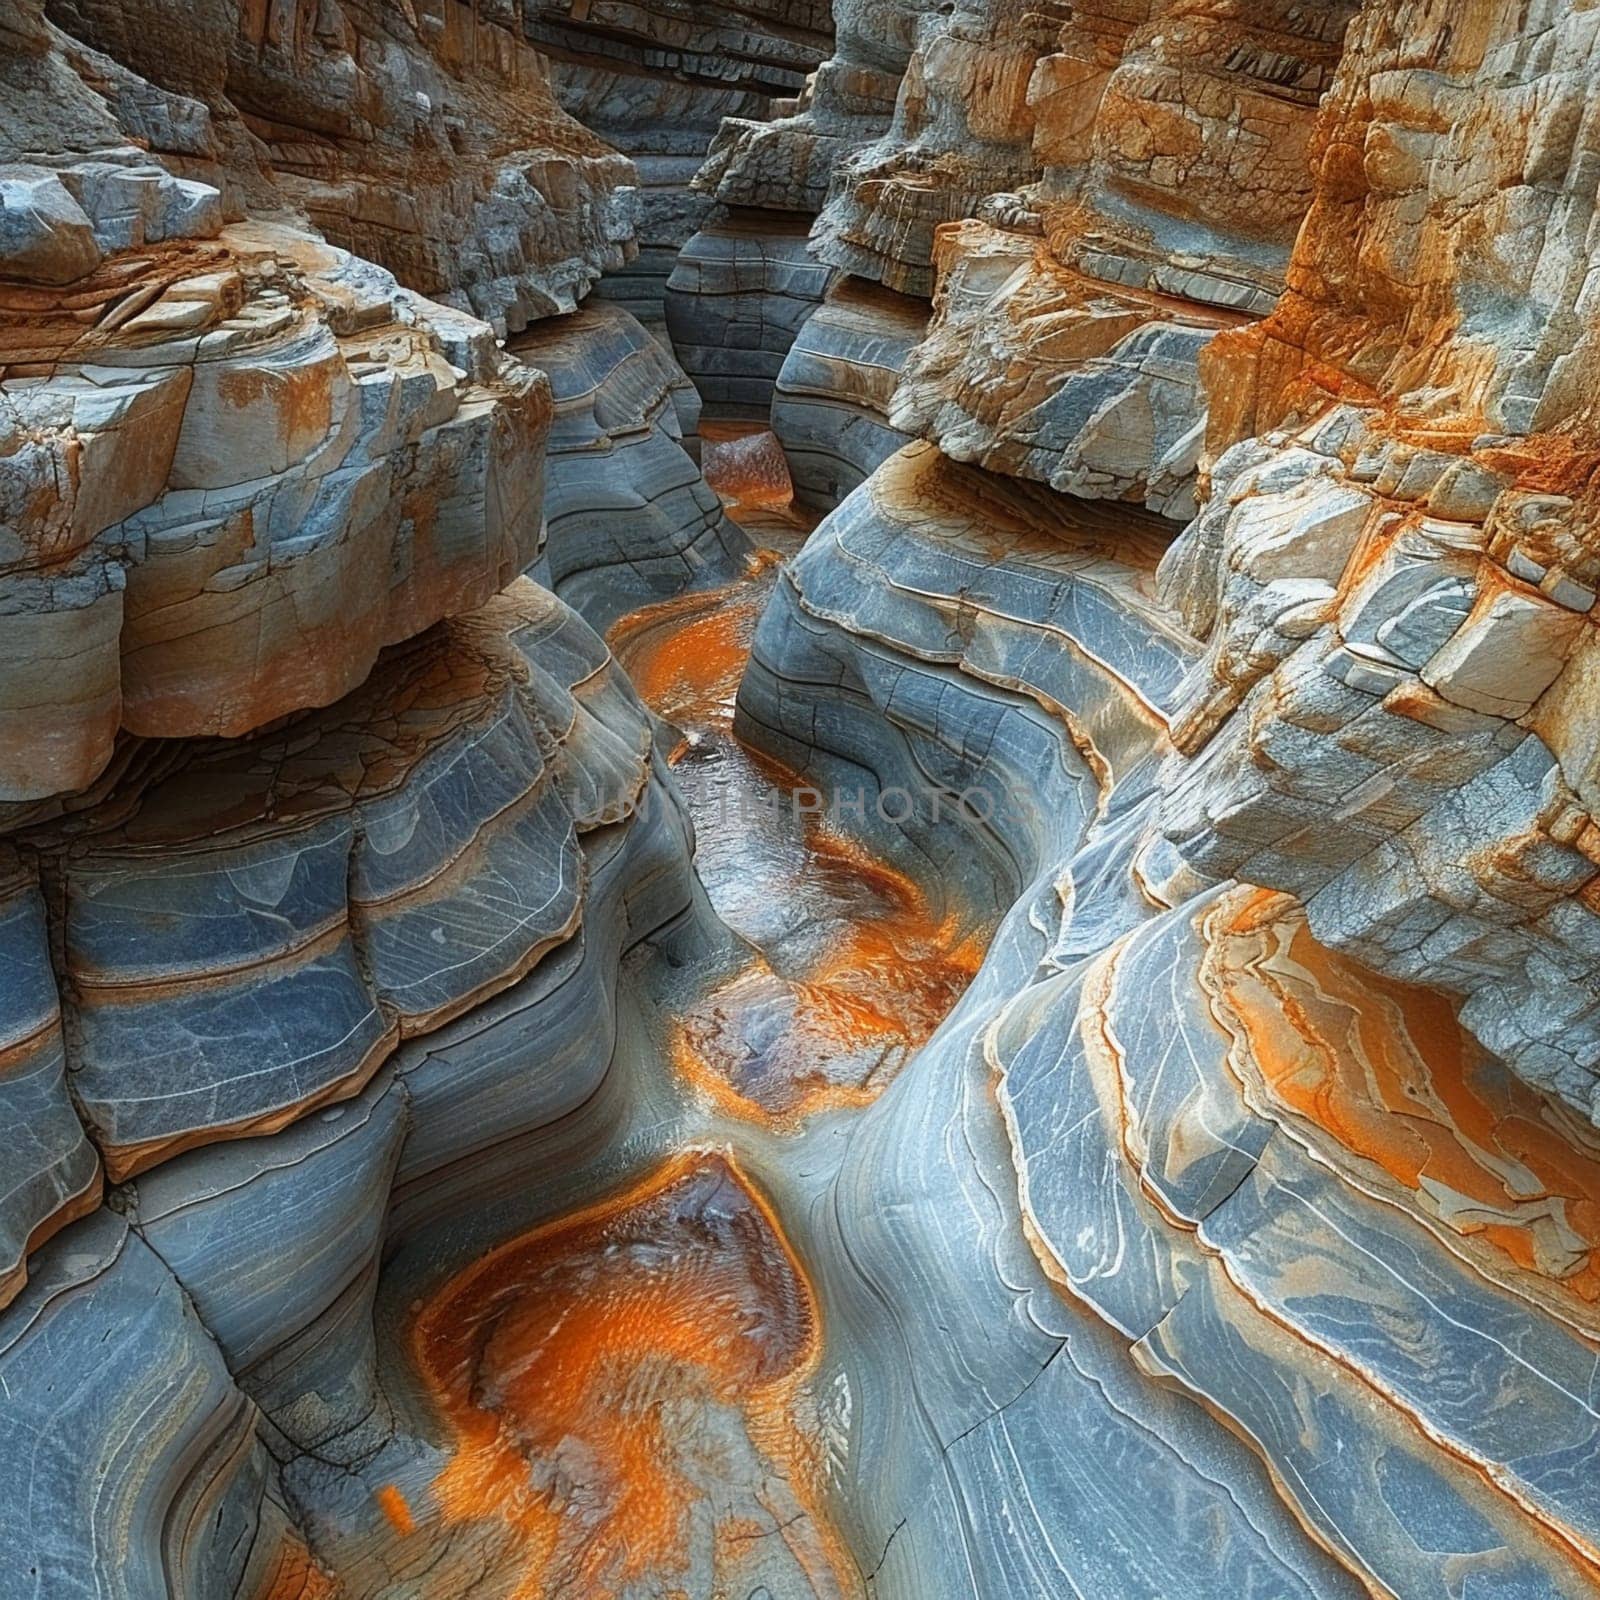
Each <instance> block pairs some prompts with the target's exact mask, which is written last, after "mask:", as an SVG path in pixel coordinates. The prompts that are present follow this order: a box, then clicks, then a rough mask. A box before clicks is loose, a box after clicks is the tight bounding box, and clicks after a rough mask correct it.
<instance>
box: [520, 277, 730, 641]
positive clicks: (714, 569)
mask: <svg viewBox="0 0 1600 1600" xmlns="http://www.w3.org/2000/svg"><path fill="white" fill-rule="evenodd" d="M508 348H509V349H510V350H511V351H512V353H513V354H515V355H516V356H517V357H518V358H519V359H521V360H524V361H526V362H528V363H529V364H530V365H531V366H533V367H535V368H536V369H538V370H540V371H542V372H544V373H545V374H546V375H547V376H548V378H549V380H550V387H551V391H552V394H553V395H554V398H555V417H554V420H553V422H552V425H551V430H550V438H549V443H548V446H547V450H548V456H547V461H546V467H545V544H544V550H543V553H542V555H541V557H540V561H539V564H538V566H537V567H536V568H535V569H534V570H535V574H536V576H538V577H539V578H540V579H541V581H543V582H546V583H547V584H548V585H549V586H550V588H552V589H553V590H554V591H555V592H556V593H557V594H558V595H560V596H561V598H562V599H563V600H565V601H566V602H567V603H568V604H569V605H571V606H573V607H574V608H575V609H577V610H578V611H579V612H580V613H581V614H582V615H583V616H584V617H585V618H586V619H587V620H588V621H589V623H590V624H591V625H592V626H593V627H595V628H599V629H604V628H606V627H608V626H609V625H610V624H611V623H612V622H613V621H615V619H616V618H617V617H618V616H620V615H621V614H622V613H623V612H625V611H631V610H633V609H634V607H636V606H638V605H640V604H643V603H645V602H647V601H649V600H654V599H662V598H665V597H667V596H670V595H674V594H677V593H679V592H681V591H682V590H684V589H688V588H695V587H703V586H707V585H710V584H716V583H725V582H727V581H728V580H729V579H730V578H732V577H733V576H734V575H735V574H736V573H738V572H739V571H741V570H742V569H743V566H744V562H745V559H746V557H747V555H748V553H749V549H750V544H749V540H748V539H747V538H746V537H745V535H744V534H743V533H742V532H741V531H740V529H739V528H738V527H737V526H735V524H734V523H732V522H731V521H730V520H729V519H728V517H727V516H726V515H725V514H724V512H723V510H722V504H721V502H720V501H719V500H718V498H717V496H716V494H715V493H714V492H713V491H712V490H711V489H710V488H709V487H708V486H707V484H706V481H705V479H704V478H703V477H702V476H701V473H700V467H699V465H698V464H697V462H696V461H695V459H694V458H693V457H692V456H691V455H690V454H689V452H688V450H687V449H686V448H685V443H686V441H687V440H697V435H696V429H697V427H698V424H699V413H700V402H699V397H698V396H697V394H696V393H695V389H694V386H693V384H691V383H690V382H689V380H688V378H687V377H685V375H684V373H683V371H682V370H681V369H680V368H679V367H678V365H677V364H676V363H675V362H674V361H673V359H672V357H671V355H670V354H669V353H668V352H667V351H666V350H664V349H663V348H662V347H661V345H660V344H659V343H658V342H657V341H656V340H655V339H654V338H652V337H651V335H650V334H649V333H648V332H647V331H646V329H645V328H644V327H643V326H642V325H641V324H640V323H639V322H638V321H637V320H636V319H635V318H634V317H632V316H631V315H629V313H628V312H627V311H625V310H623V308H622V307H621V306H615V305H606V304H596V305H593V306H589V307H586V308H585V309H584V310H582V311H579V312H575V313H574V314H573V315H572V316H571V317H564V318H560V319H552V320H550V321H547V322H544V323H541V324H540V325H539V326H538V327H537V328H535V329H532V330H530V331H529V332H528V333H527V334H524V335H522V336H521V337H520V338H518V339H516V340H513V341H512V343H511V344H510V346H509V347H508Z"/></svg>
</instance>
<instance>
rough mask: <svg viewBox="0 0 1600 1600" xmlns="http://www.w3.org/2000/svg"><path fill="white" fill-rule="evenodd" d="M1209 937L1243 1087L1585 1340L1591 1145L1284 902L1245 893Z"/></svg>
mask: <svg viewBox="0 0 1600 1600" xmlns="http://www.w3.org/2000/svg"><path fill="white" fill-rule="evenodd" d="M1207 936H1208V940H1209V943H1210V953H1209V955H1208V958H1207V964H1206V982H1207V987H1208V989H1209V990H1210V992H1211V994H1212V997H1213V1001H1214V1003H1215V1004H1216V1006H1217V1009H1218V1014H1219V1017H1220V1019H1221V1020H1222V1021H1223V1023H1224V1026H1225V1027H1227V1028H1228V1030H1229V1032H1230V1033H1232V1034H1233V1036H1234V1039H1235V1044H1236V1049H1235V1050H1234V1052H1233V1060H1234V1062H1235V1066H1236V1069H1238V1070H1240V1071H1241V1075H1242V1076H1243V1077H1244V1078H1245V1080H1246V1086H1247V1090H1248V1088H1249V1085H1250V1081H1251V1080H1252V1079H1255V1080H1256V1081H1257V1082H1258V1083H1259V1086H1260V1088H1261V1090H1263V1091H1264V1093H1265V1095H1266V1097H1267V1101H1268V1103H1269V1108H1276V1109H1277V1110H1278V1111H1279V1112H1280V1113H1287V1114H1288V1117H1289V1121H1290V1125H1291V1126H1295V1127H1298V1128H1299V1129H1300V1130H1301V1132H1302V1133H1303V1134H1309V1135H1310V1136H1311V1138H1312V1139H1314V1140H1315V1142H1316V1143H1317V1144H1318V1146H1319V1148H1321V1149H1322V1150H1323V1151H1324V1153H1328V1154H1332V1155H1333V1156H1334V1157H1335V1158H1336V1159H1338V1158H1341V1157H1342V1159H1343V1164H1345V1165H1346V1166H1348V1167H1353V1168H1354V1173H1355V1175H1356V1176H1357V1177H1365V1178H1366V1179H1367V1181H1368V1182H1372V1181H1373V1180H1374V1178H1376V1179H1377V1180H1378V1181H1377V1185H1376V1186H1377V1187H1379V1188H1380V1189H1381V1188H1382V1187H1383V1184H1384V1181H1385V1180H1387V1183H1388V1184H1390V1185H1393V1186H1397V1187H1398V1188H1399V1189H1401V1190H1403V1191H1404V1194H1405V1198H1406V1200H1407V1203H1408V1206H1409V1208H1411V1209H1415V1210H1417V1211H1419V1212H1420V1213H1421V1214H1422V1215H1424V1216H1427V1217H1428V1218H1430V1220H1432V1221H1433V1222H1434V1223H1435V1225H1436V1226H1439V1227H1441V1228H1442V1229H1444V1230H1447V1231H1448V1233H1449V1234H1450V1235H1452V1236H1454V1237H1455V1238H1456V1239H1457V1240H1459V1241H1460V1243H1461V1245H1462V1247H1463V1248H1464V1249H1465V1250H1466V1251H1467V1253H1468V1254H1469V1255H1472V1256H1474V1257H1475V1258H1476V1259H1478V1261H1479V1264H1480V1265H1481V1266H1483V1267H1484V1268H1485V1270H1487V1271H1489V1272H1491V1273H1493V1274H1494V1275H1496V1276H1498V1277H1500V1278H1502V1279H1503V1280H1506V1281H1511V1282H1515V1283H1516V1285H1517V1286H1518V1287H1520V1288H1521V1289H1522V1290H1523V1291H1524V1292H1531V1293H1535V1294H1538V1295H1540V1296H1541V1297H1543V1298H1547V1299H1552V1300H1553V1301H1555V1302H1561V1303H1564V1305H1565V1309H1566V1311H1567V1314H1568V1315H1570V1316H1572V1317H1573V1319H1574V1320H1575V1321H1578V1322H1579V1323H1580V1324H1582V1325H1584V1326H1587V1327H1590V1328H1594V1327H1595V1326H1596V1318H1595V1316H1594V1313H1593V1308H1594V1307H1595V1305H1596V1303H1597V1302H1600V1260H1597V1255H1596V1250H1597V1246H1600V1134H1597V1133H1596V1131H1595V1130H1594V1129H1593V1128H1591V1127H1588V1126H1586V1125H1584V1124H1582V1123H1580V1122H1579V1120H1578V1118H1576V1117H1575V1116H1572V1115H1571V1114H1570V1113H1568V1112H1567V1111H1565V1110H1564V1109H1563V1108H1561V1107H1559V1106H1556V1105H1554V1104H1552V1103H1550V1102H1548V1101H1546V1100H1545V1099H1543V1098H1542V1097H1541V1096H1540V1095H1538V1094H1536V1093H1535V1092H1534V1090H1532V1089H1531V1088H1529V1087H1528V1086H1527V1085H1525V1084H1523V1083H1522V1082H1520V1081H1519V1080H1518V1079H1516V1078H1514V1077H1512V1076H1511V1074H1510V1073H1508V1072H1506V1071H1505V1070H1504V1069H1503V1068H1502V1067H1501V1066H1499V1065H1498V1064H1497V1063H1496V1062H1495V1061H1493V1060H1492V1059H1491V1058H1490V1057H1489V1056H1488V1055H1487V1053H1486V1052H1485V1051H1483V1050H1482V1048H1481V1047H1480V1046H1478V1045H1477V1043H1476V1042H1475V1041H1474V1040H1473V1039H1472V1038H1471V1037H1470V1035H1468V1034H1467V1033H1466V1032H1465V1030H1463V1029H1462V1027H1461V1026H1460V1024H1459V1023H1458V1022H1457V1020H1456V1017H1455V1014H1454V1011H1453V1010H1452V1008H1451V1005H1450V1002H1449V1001H1448V1000H1447V999H1446V998H1445V997H1443V996H1442V995H1438V994H1435V993H1432V992H1430V991H1428V990H1424V989H1418V988H1413V987H1410V986H1409V985H1406V984H1401V983H1396V982H1393V981H1391V980H1389V979H1386V978H1383V977H1380V976H1379V975H1378V974H1376V973H1373V972H1370V971H1368V970H1367V969H1366V968H1364V967H1362V966H1360V965H1358V964H1357V963H1356V962H1354V961H1352V960H1349V959H1348V958H1346V957H1343V956H1340V955H1338V954H1337V953H1335V952H1333V951H1330V950H1328V949H1326V948H1324V947H1323V946H1322V945H1320V944H1319V943H1318V942H1317V940H1316V939H1315V937H1314V936H1313V935H1312V933H1311V930H1310V928H1309V927H1308V926H1307V924H1306V920H1305V916H1304V913H1303V912H1301V911H1300V910H1299V908H1298V907H1297V906H1295V905H1294V903H1293V902H1292V901H1290V900H1288V899H1287V898H1286V897H1284V896H1281V895H1277V894H1273V893H1270V892H1267V891H1263V890H1249V891H1240V892H1239V893H1237V894H1235V895H1233V896H1230V897H1229V898H1228V899H1227V900H1225V901H1223V902H1221V903H1220V905H1219V906H1218V907H1217V908H1216V910H1214V911H1213V913H1212V914H1211V916H1210V917H1209V918H1208V919H1207Z"/></svg>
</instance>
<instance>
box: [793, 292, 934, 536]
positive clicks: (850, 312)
mask: <svg viewBox="0 0 1600 1600" xmlns="http://www.w3.org/2000/svg"><path fill="white" fill-rule="evenodd" d="M927 324H928V318H927V313H926V311H925V310H924V309H923V307H922V306H920V305H919V304H918V303H917V302H916V301H915V300H910V299H907V298H906V297H904V296H902V295H897V294H892V293H890V292H889V291H888V290H886V289H877V288H875V287H874V286H873V285H871V284H867V283H863V282H862V281H861V280H860V279H856V278H842V279H840V280H839V282H837V283H836V284H835V285H834V286H833V287H832V288H831V289H830V290H829V291H828V297H827V299H826V300H824V301H823V303H822V304H821V305H820V306H819V307H818V308H817V309H816V311H815V312H813V313H812V315H811V316H810V317H809V318H807V320H806V322H805V324H804V325H803V326H802V327H801V329H800V332H799V334H798V335H797V337H796V339H795V342H794V344H793V345H791V346H790V348H789V353H788V355H787V356H785V357H784V361H783V367H782V370H781V371H780V372H779V373H778V383H777V388H776V390H775V392H774V394H773V397H772V428H773V432H775V433H776V434H777V436H778V439H779V442H780V443H781V444H782V445H783V450H784V454H785V455H786V456H787V457H788V460H789V470H790V473H791V474H792V476H793V480H794V488H795V494H796V497H797V498H798V499H800V500H801V501H803V502H805V503H806V504H807V505H813V506H819V507H821V508H822V509H824V510H827V509H830V508H831V507H833V506H836V505H838V503H839V502H840V501H841V500H843V499H844V497H845V496H846V495H847V494H849V493H850V491H851V490H852V489H854V488H856V487H857V486H858V485H859V484H860V483H862V482H863V480H865V479H866V478H868V477H870V476H871V474H872V472H873V470H874V468H876V467H877V466H878V465H879V464H880V463H881V462H883V461H885V460H887V459H888V458H889V457H890V456H892V455H893V454H894V453H895V451H896V450H898V449H899V448H900V447H901V445H903V444H905V443H906V442H907V436H906V435H905V434H904V433H902V432H901V431H900V430H899V429H898V428H897V427H893V426H891V425H890V422H889V411H890V404H891V401H892V399H893V397H894V395H895V394H896V392H897V384H898V383H899V380H900V375H901V373H902V371H903V369H904V367H905V364H906V359H907V357H908V356H909V355H910V353H911V351H912V348H913V347H914V346H915V345H916V344H917V342H918V341H919V340H920V339H921V338H922V336H923V334H924V333H925V332H926V331H927Z"/></svg>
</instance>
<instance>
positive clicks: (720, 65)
mask: <svg viewBox="0 0 1600 1600" xmlns="http://www.w3.org/2000/svg"><path fill="white" fill-rule="evenodd" d="M526 25H527V31H528V36H529V37H530V38H531V39H532V40H534V42H535V43H537V44H538V45H539V47H540V48H541V49H543V50H545V51H547V52H548V53H549V54H550V56H551V58H552V60H553V63H554V70H555V81H556V87H557V93H558V94H559V96H560V98H561V103H562V104H563V105H564V106H565V107H566V108H567V110H568V111H570V112H571V113H572V114H573V116H575V117H576V118H577V119H578V120H579V121H581V122H582V123H583V124H584V126H585V127H589V128H593V129H595V130H596V131H597V132H599V133H600V134H601V135H602V136H603V137H604V138H606V139H607V140H608V141H609V142H610V143H611V144H613V145H614V146H615V147H616V148H617V149H619V150H621V151H624V152H625V153H626V154H627V155H629V156H631V157H632V158H633V161H634V164H635V166H636V168H637V170H638V174H639V186H640V205H639V217H638V226H637V233H638V245H639V253H638V256H637V258H636V259H634V260H633V261H632V262H630V263H629V264H628V265H627V266H626V267H625V268H623V269H622V270H620V271H614V272H612V273H610V274H608V276H607V279H606V280H605V282H604V283H603V284H602V285H601V287H600V290H599V292H600V293H601V294H602V295H603V296H604V297H605V298H607V299H613V300H617V301H620V302H621V303H622V304H623V305H625V306H626V307H627V309H628V310H629V311H631V312H633V314H634V315H635V316H637V317H639V318H641V319H642V320H643V321H645V322H646V323H649V324H655V323H657V322H658V321H659V320H660V317H661V314H662V313H661V300H662V295H663V294H664V292H665V288H666V280H667V278H668V276H669V275H670V273H671V271H672V264H673V259H674V258H675V257H676V255H677V253H678V251H679V250H680V249H681V248H682V247H683V245H684V244H685V243H687V241H688V240H689V238H690V237H691V236H692V235H693V234H694V232H695V231H696V229H697V228H699V227H700V226H701V225H702V224H703V223H704V222H705V221H706V220H707V219H708V217H709V216H710V213H711V211H712V201H711V199H710V198H708V197H707V196H706V195H704V194H701V193H698V192H691V181H692V180H693V179H694V176H695V173H696V171H697V169H698V168H699V166H700V163H701V161H702V160H703V158H704V156H705V153H706V147H707V145H709V144H710V143H711V141H712V138H713V136H714V135H715V134H716V132H717V129H718V127H719V126H720V125H721V124H722V122H723V119H724V118H736V119H739V120H740V121H741V122H748V123H750V124H751V125H752V126H758V127H759V126H764V125H765V119H766V118H767V117H769V116H770V115H772V114H773V113H774V111H775V110H778V109H781V108H782V107H784V106H785V105H786V104H787V103H788V102H789V101H791V100H792V99H793V98H794V97H795V96H796V95H797V94H799V93H800V92H801V90H802V89H803V87H804V85H805V83H806V81H807V75H808V74H809V73H810V72H812V71H813V69H815V68H816V66H817V64H818V63H819V62H820V61H822V59H823V58H824V56H826V54H827V50H828V45H829V41H830V37H831V33H832V28H831V25H830V20H829V17H828V8H827V7H826V6H825V5H818V4H816V3H815V0H803V3H801V0H782V3H772V0H761V3H758V4H750V5H740V6H720V5H709V6H695V7H692V8H679V7H674V6H671V5H657V6H653V7H652V6H643V7H640V6H622V5H601V6H592V5H582V6H579V5H573V4H570V3H569V4H552V5H544V6H539V7H529V8H528V10H527V12H526Z"/></svg>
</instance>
